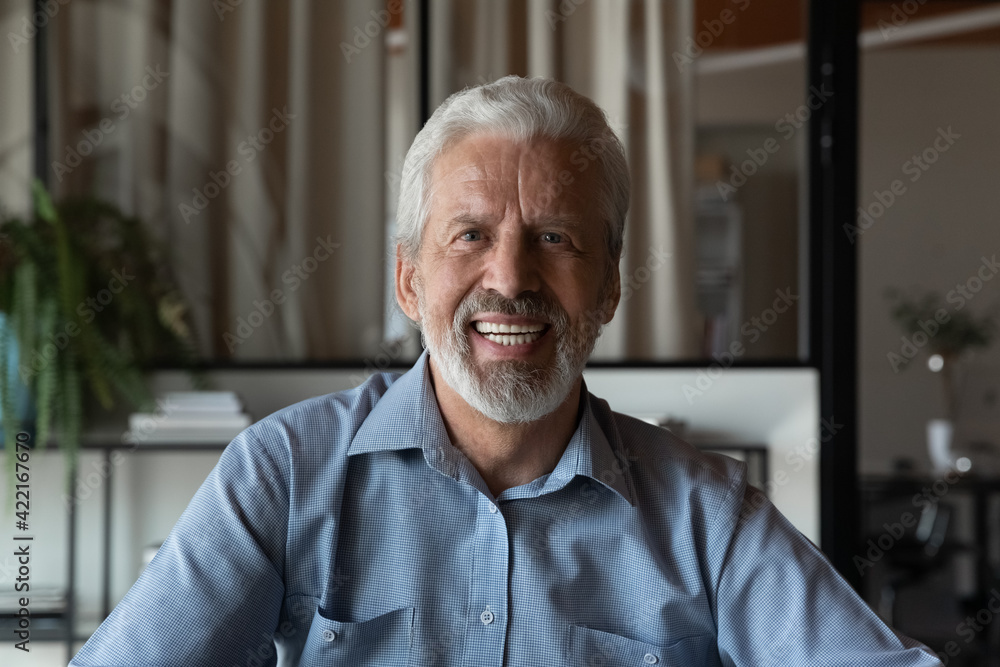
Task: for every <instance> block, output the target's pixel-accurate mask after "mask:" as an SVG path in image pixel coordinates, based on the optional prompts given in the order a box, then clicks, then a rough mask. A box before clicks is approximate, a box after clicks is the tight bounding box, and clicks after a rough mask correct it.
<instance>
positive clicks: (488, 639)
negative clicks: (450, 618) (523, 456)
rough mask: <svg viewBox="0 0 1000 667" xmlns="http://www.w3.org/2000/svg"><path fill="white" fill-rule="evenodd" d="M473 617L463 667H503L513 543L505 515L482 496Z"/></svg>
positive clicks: (471, 606)
mask: <svg viewBox="0 0 1000 667" xmlns="http://www.w3.org/2000/svg"><path fill="white" fill-rule="evenodd" d="M478 498H479V500H478V503H477V506H476V538H475V546H474V552H473V569H472V582H471V590H470V591H469V603H470V604H469V614H470V618H469V620H468V624H467V627H468V628H469V631H468V632H467V634H466V638H465V656H464V658H463V664H464V665H466V666H467V667H485V666H495V667H502V665H503V655H504V642H505V641H506V637H507V623H508V621H509V618H510V615H509V609H508V603H507V601H508V582H509V581H510V577H509V572H508V569H509V565H510V558H509V552H508V550H509V545H510V543H509V541H508V539H507V523H506V520H505V519H504V516H503V512H502V511H501V510H500V508H499V507H497V505H496V504H494V503H493V502H492V501H491V500H490V499H489V498H487V497H486V496H485V495H483V494H482V493H479V494H478Z"/></svg>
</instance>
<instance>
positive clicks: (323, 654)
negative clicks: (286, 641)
mask: <svg viewBox="0 0 1000 667" xmlns="http://www.w3.org/2000/svg"><path fill="white" fill-rule="evenodd" d="M414 612H415V610H414V608H413V607H406V608H403V609H396V610H395V611H390V612H388V613H385V614H382V615H381V616H376V617H375V618H373V619H370V620H367V621H360V622H355V623H347V622H344V621H335V620H333V619H329V618H327V617H325V616H324V615H323V614H322V613H320V610H319V608H317V609H316V613H315V615H314V616H313V620H312V625H310V626H309V635H308V636H307V637H306V643H305V646H304V647H303V648H302V656H301V657H300V658H299V664H300V665H303V666H305V665H309V666H310V667H311V666H313V665H317V666H324V667H334V666H340V665H344V666H345V667H348V666H349V667H375V666H378V667H406V665H407V664H408V663H409V655H410V643H411V640H412V638H413V617H414Z"/></svg>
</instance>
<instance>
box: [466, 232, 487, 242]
mask: <svg viewBox="0 0 1000 667" xmlns="http://www.w3.org/2000/svg"><path fill="white" fill-rule="evenodd" d="M461 238H462V240H463V241H479V240H480V239H482V238H483V235H482V234H481V233H480V232H476V231H470V232H465V233H464V234H462V237H461Z"/></svg>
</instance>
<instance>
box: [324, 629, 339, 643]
mask: <svg viewBox="0 0 1000 667" xmlns="http://www.w3.org/2000/svg"><path fill="white" fill-rule="evenodd" d="M336 638H337V633H336V632H334V631H333V630H324V631H323V641H325V642H332V641H333V640H334V639H336Z"/></svg>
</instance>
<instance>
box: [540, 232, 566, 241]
mask: <svg viewBox="0 0 1000 667" xmlns="http://www.w3.org/2000/svg"><path fill="white" fill-rule="evenodd" d="M542 238H543V239H544V240H545V242H546V243H562V240H563V239H562V234H556V233H555V232H545V233H544V234H542Z"/></svg>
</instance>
